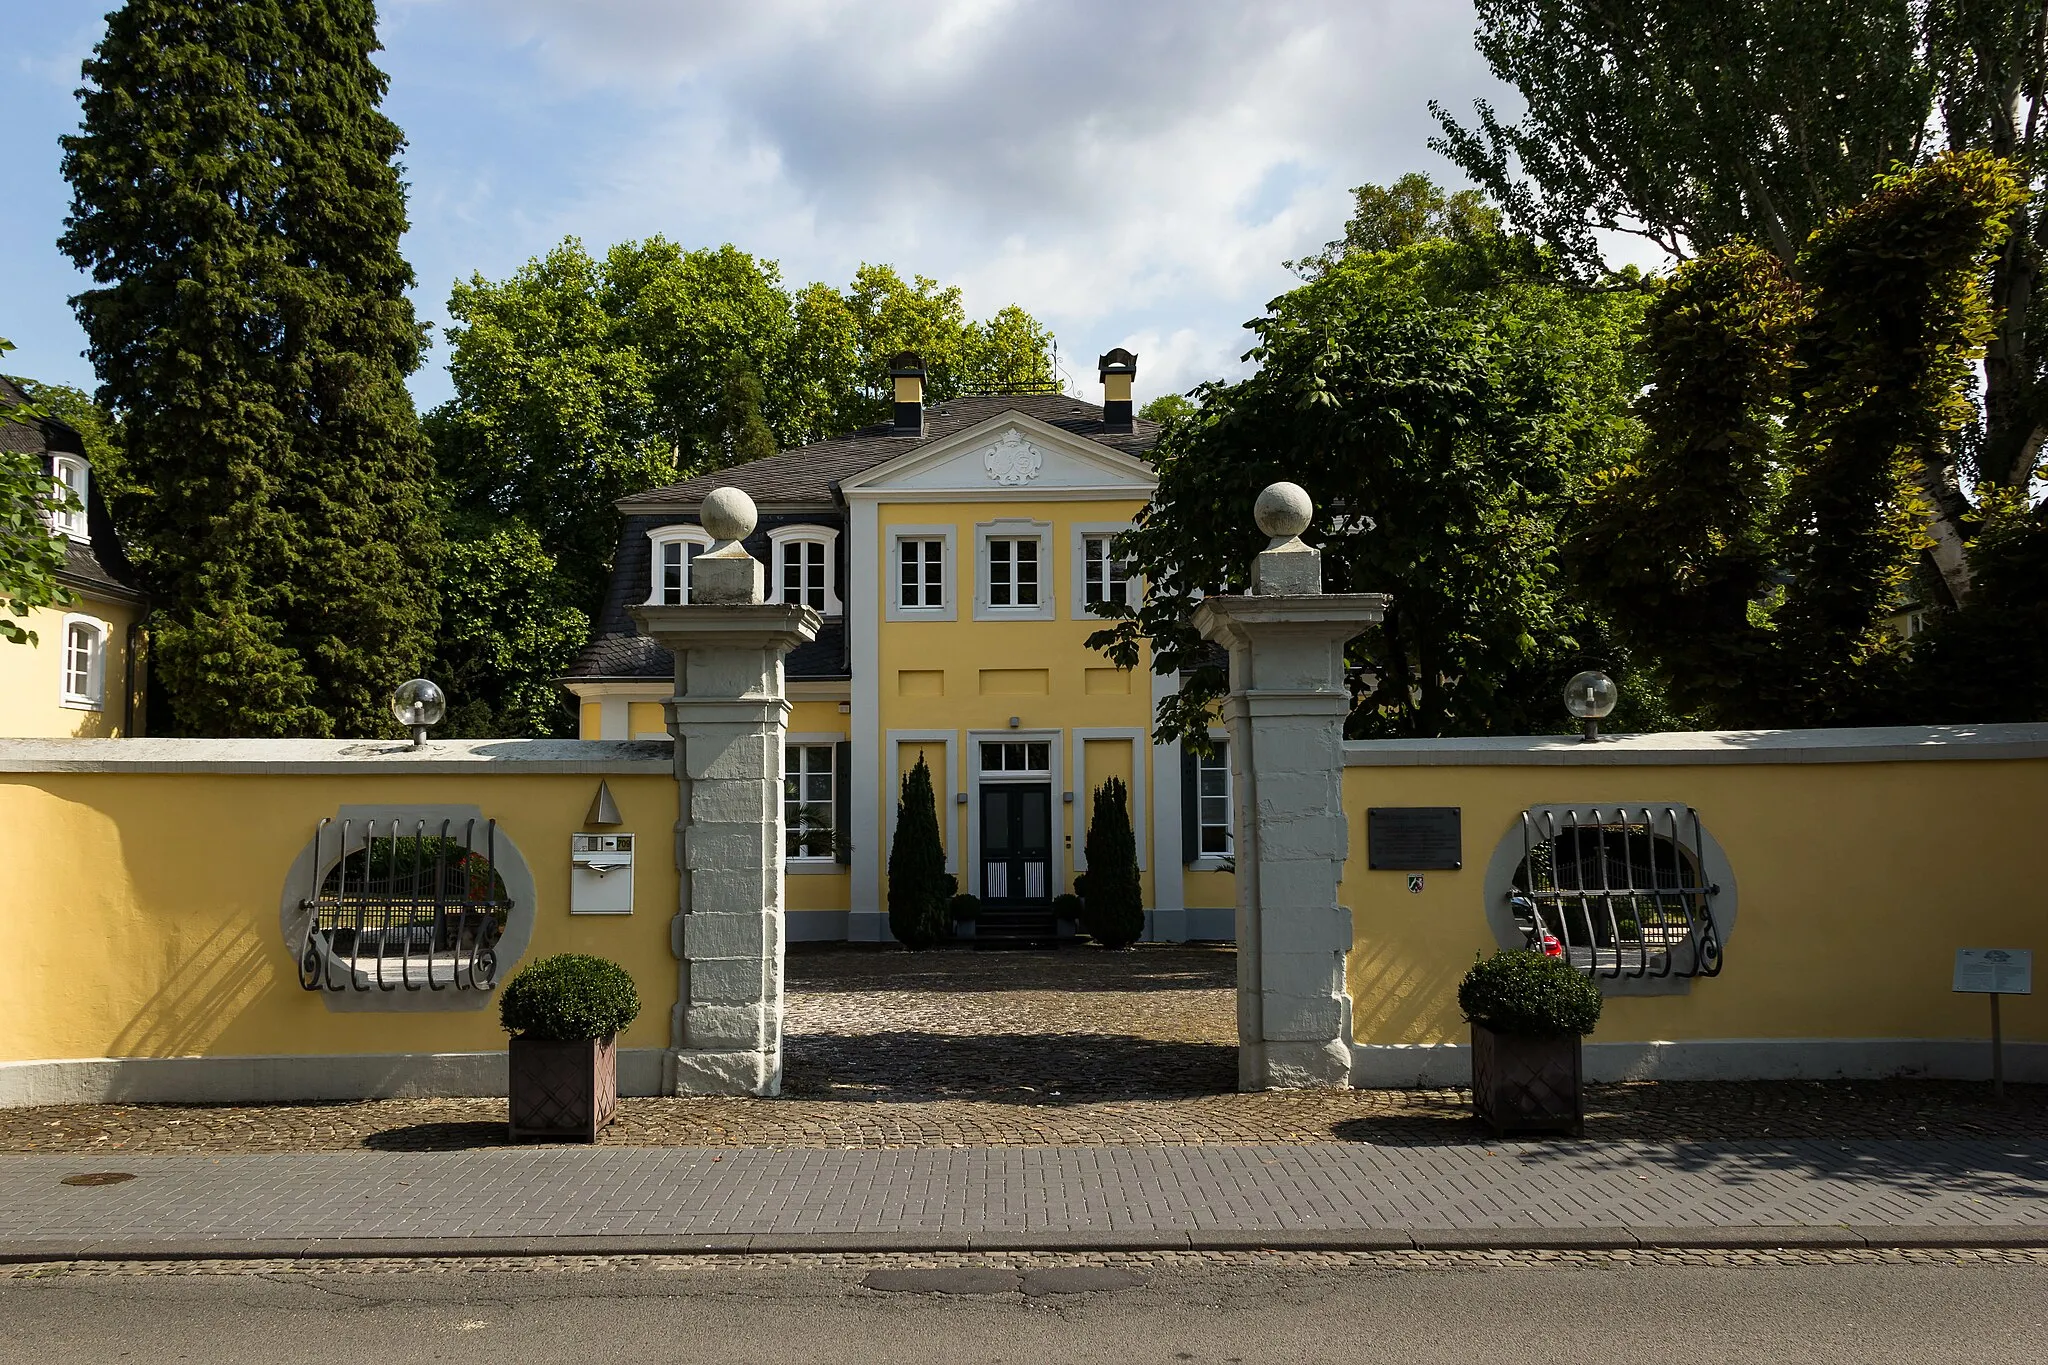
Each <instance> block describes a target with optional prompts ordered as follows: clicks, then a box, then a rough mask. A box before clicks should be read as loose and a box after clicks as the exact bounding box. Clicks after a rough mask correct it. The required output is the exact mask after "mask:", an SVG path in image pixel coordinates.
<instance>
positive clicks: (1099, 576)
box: [1068, 522, 1138, 621]
mask: <svg viewBox="0 0 2048 1365" xmlns="http://www.w3.org/2000/svg"><path fill="white" fill-rule="evenodd" d="M1130 529H1131V528H1130V526H1129V524H1128V523H1122V522H1119V523H1092V524H1088V525H1082V526H1076V527H1075V528H1074V546H1073V555H1072V563H1071V564H1070V565H1069V567H1068V573H1070V574H1071V575H1072V576H1073V583H1074V588H1073V593H1074V605H1073V611H1074V619H1075V620H1077V621H1086V620H1088V619H1090V618H1092V617H1093V616H1094V615H1095V613H1094V612H1092V611H1090V610H1089V608H1090V607H1091V606H1093V605H1094V604H1095V603H1097V602H1121V603H1123V604H1124V605H1126V606H1136V605H1137V602H1138V596H1137V588H1136V587H1135V586H1133V583H1132V575H1131V565H1130V563H1129V561H1127V560H1123V559H1119V558H1118V557H1117V556H1116V555H1115V554H1113V553H1112V552H1111V550H1110V546H1111V545H1112V544H1113V543H1114V542H1115V540H1116V537H1117V534H1118V533H1119V532H1121V531H1128V530H1130Z"/></svg>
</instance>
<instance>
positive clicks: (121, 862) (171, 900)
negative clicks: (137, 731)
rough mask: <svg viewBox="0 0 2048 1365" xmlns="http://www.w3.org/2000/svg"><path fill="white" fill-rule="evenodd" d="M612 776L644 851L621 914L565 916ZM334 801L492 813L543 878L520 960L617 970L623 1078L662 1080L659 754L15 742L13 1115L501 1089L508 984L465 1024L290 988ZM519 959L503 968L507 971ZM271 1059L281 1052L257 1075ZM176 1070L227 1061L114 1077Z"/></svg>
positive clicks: (4, 806) (8, 798) (447, 1015)
mask: <svg viewBox="0 0 2048 1365" xmlns="http://www.w3.org/2000/svg"><path fill="white" fill-rule="evenodd" d="M600 781H603V782H606V783H608V784H609V785H610V788H611V792H612V795H613V797H614V799H615V800H616V801H617V803H618V807H619V810H620V813H621V814H622V816H623V817H624V823H623V824H622V825H619V826H617V827H616V831H617V832H631V833H633V834H635V835H637V836H638V840H637V842H638V848H637V856H636V866H635V869H634V888H633V890H634V911H633V913H632V914H631V915H571V914H570V913H569V912H568V900H569V878H570V864H569V853H570V835H571V834H572V833H575V832H577V831H580V830H583V829H585V828H586V827H585V825H584V819H585V816H586V814H587V813H588V812H589V810H590V806H591V801H592V798H593V797H594V796H595V794H596V792H597V788H598V784H599V782H600ZM344 805H369V806H377V805H384V806H389V805H404V806H421V805H458V806H460V805H467V806H475V807H477V808H479V810H480V811H481V813H482V814H483V815H484V816H485V817H486V818H494V819H496V820H497V821H498V829H499V831H500V835H501V837H502V838H504V839H507V840H509V841H510V842H511V844H512V845H513V846H515V847H516V848H517V850H518V851H519V853H520V855H521V856H522V857H523V858H524V860H525V862H526V864H527V866H528V868H529V870H530V871H531V873H532V875H533V879H534V889H535V895H534V898H533V904H532V905H531V906H529V907H524V908H523V912H524V913H527V914H530V915H531V916H532V937H531V940H530V942H529V943H528V945H527V948H526V950H525V952H524V954H523V956H522V959H521V960H522V961H527V962H530V961H532V960H534V959H535V958H538V957H543V956H546V955H548V954H550V953H558V952H581V953H593V954H597V955H599V956H602V957H607V958H611V959H613V960H614V961H617V962H619V963H621V964H622V965H624V966H625V967H626V968H627V969H628V970H629V971H630V972H631V973H632V974H633V977H634V980H635V983H636V984H637V986H638V987H639V991H640V998H641V1006H642V1008H641V1013H640V1017H639V1019H638V1020H637V1021H636V1022H635V1023H634V1024H633V1026H632V1028H631V1029H630V1030H629V1031H628V1032H627V1033H626V1034H625V1036H624V1037H623V1038H622V1039H621V1045H622V1047H623V1048H625V1049H630V1050H632V1051H631V1052H629V1053H628V1054H627V1055H629V1056H631V1057H633V1058H634V1059H635V1064H634V1065H633V1066H632V1067H630V1068H629V1070H630V1071H631V1073H632V1079H631V1081H630V1084H631V1085H632V1086H633V1088H636V1089H642V1090H645V1089H650V1088H653V1087H654V1086H656V1085H658V1069H659V1062H658V1052H657V1051H655V1050H659V1049H663V1048H665V1047H666V1046H667V1044H668V1040H669V1014H670V1009H671V1007H672V1006H673V1005H674V1003H675V999H676V990H677V969H676V960H675V958H674V956H673V955H672V954H671V952H670V947H669V932H670V920H671V918H672V917H673V916H674V914H675V912H676V908H677V881H676V871H675V859H674V854H673V847H674V845H673V830H674V827H675V822H676V811H677V786H676V781H675V777H674V775H673V770H672V766H671V761H670V757H669V745H667V744H666V743H632V742H619V743H612V742H583V741H573V740H572V741H478V742H456V743H438V744H431V745H429V746H427V747H426V749H424V750H421V751H417V752H415V751H412V750H409V749H408V748H407V747H406V746H404V745H402V744H396V743H380V742H365V741H357V742H333V743H329V742H319V741H194V740H185V741H180V740H107V741H7V742H4V743H0V831H5V833H4V836H0V838H4V844H5V852H4V856H0V867H4V869H5V892H4V897H0V900H4V909H0V924H4V926H5V939H6V947H5V951H4V952H0V1103H8V1102H10V1100H11V1102H14V1103H23V1102H34V1101H35V1100H37V1099H39V1098H40V1099H48V1098H111V1097H129V1098H149V1097H151V1096H152V1095H153V1094H155V1093H157V1092H159V1091H161V1092H164V1093H166V1094H186V1093H192V1092H193V1091H194V1090H195V1089H196V1091H197V1092H198V1093H203V1094H212V1095H219V1096H222V1097H227V1096H233V1097H236V1098H295V1097H297V1098H313V1097H317V1096H321V1095H335V1096H342V1095H348V1094H355V1093H407V1092H410V1091H424V1092H434V1091H439V1092H442V1093H449V1092H453V1093H502V1081H501V1080H498V1079H497V1078H498V1077H499V1076H500V1075H501V1074H502V1059H503V1051H504V1041H505V1039H504V1034H503V1033H502V1032H501V1031H500V1029H499V1026H498V1018H497V1008H496V1005H497V996H496V992H490V993H488V994H485V995H484V996H483V998H482V999H480V1000H478V1001H477V1007H474V1008H453V1009H450V1008H445V1007H444V1008H439V1009H434V1010H430V1011H424V1012H421V1011H416V1010H404V1009H398V1010H391V1011H388V1012H387V1011H383V1010H379V1009H374V1008H373V1009H367V1010H355V1011H343V1010H338V1009H334V1008H330V1004H329V1001H328V1000H327V999H325V998H323V995H322V994H321V993H318V992H308V991H306V990H304V989H303V988H302V987H301V986H300V984H299V980H298V975H297V967H296V964H295V962H294V959H293V956H292V953H291V951H290V950H289V949H288V948H287V946H286V944H285V941H284V934H283V929H282V925H281V920H280V900H281V898H282V896H283V894H284V887H285V882H286V877H287V873H288V871H289V870H290V868H291V866H292V863H293V861H294V860H295V859H296V858H297V857H298V856H299V854H300V851H301V850H302V849H303V848H304V847H305V846H306V845H307V843H308V842H309V841H310V840H311V839H312V838H313V833H314V829H315V827H316V826H317V825H318V823H319V821H320V820H321V818H322V817H324V816H334V815H336V814H338V812H339V811H340V808H341V807H342V806H344ZM605 832H613V831H611V830H607V831H605ZM330 837H332V836H331V835H330ZM514 913H515V914H517V913H521V910H520V909H515V912H514ZM519 965H520V963H519V962H511V961H506V962H501V963H500V966H499V973H498V979H499V980H500V981H501V982H502V981H504V980H506V979H509V977H510V976H511V974H512V973H513V972H514V971H516V970H517V969H518V966H519ZM397 994H401V995H402V994H403V992H399V993H397ZM422 994H424V992H422ZM444 994H447V995H452V994H453V992H447V993H444ZM469 994H470V993H468V992H465V993H464V995H466V996H467V995H469ZM399 1003H400V1004H403V1003H404V1002H402V1001H401V1002H399ZM437 1003H442V1002H437ZM266 1058H275V1059H280V1060H279V1061H278V1062H261V1063H259V1061H257V1060H252V1059H266ZM169 1059H203V1060H206V1061H209V1062H212V1063H215V1065H211V1066H204V1067H197V1068H195V1067H191V1066H182V1067H180V1066H154V1067H152V1066H138V1065H123V1064H122V1063H127V1062H130V1061H135V1062H142V1061H168V1060H169ZM312 1059H319V1060H318V1061H317V1062H316V1061H313V1060H312ZM349 1059H353V1060H349ZM24 1063H31V1064H35V1065H30V1066H24V1065H22V1064H24ZM285 1063H290V1064H289V1065H287V1064H285ZM51 1064H57V1065H54V1066H53V1065H51ZM322 1073H324V1074H322Z"/></svg>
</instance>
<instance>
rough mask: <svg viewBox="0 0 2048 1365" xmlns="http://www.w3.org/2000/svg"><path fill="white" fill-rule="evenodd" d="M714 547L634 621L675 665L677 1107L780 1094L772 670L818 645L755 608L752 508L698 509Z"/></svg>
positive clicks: (806, 622) (778, 834)
mask: <svg viewBox="0 0 2048 1365" xmlns="http://www.w3.org/2000/svg"><path fill="white" fill-rule="evenodd" d="M700 519H701V520H702V522H703V524H704V529H705V530H706V531H708V532H710V533H711V535H712V537H713V538H714V541H715V543H714V544H713V545H712V547H711V548H710V549H709V550H706V551H704V552H703V553H702V554H699V555H698V556H697V557H696V558H695V559H694V560H693V561H692V562H691V564H690V570H689V573H690V590H689V595H690V601H689V605H687V606H677V607H664V606H645V607H635V608H634V609H633V619H634V620H635V621H637V622H638V623H639V625H640V629H641V631H642V632H644V633H645V634H647V635H648V636H651V637H652V638H653V639H654V640H655V641H656V642H657V643H659V644H660V645H661V647H662V648H664V649H666V650H668V651H669V653H671V654H673V655H674V656H675V660H676V694H675V696H674V697H672V698H670V699H669V703H668V718H669V720H668V729H669V733H670V734H671V735H674V736H675V742H676V756H675V761H676V781H677V783H678V785H679V786H680V787H681V805H680V811H681V814H680V816H679V817H678V819H677V821H676V866H677V868H678V870H679V872H680V873H681V877H680V880H681V885H682V895H681V902H682V903H681V905H680V906H679V907H678V913H677V914H676V917H675V920H674V922H673V926H672V928H671V930H670V940H669V941H670V946H671V947H672V948H673V950H674V952H675V954H676V956H677V957H678V958H680V959H681V960H682V967H681V972H680V980H679V981H678V984H677V990H676V1007H675V1012H674V1015H673V1016H672V1018H671V1019H670V1025H669V1029H670V1046H671V1048H672V1051H671V1054H670V1055H671V1057H672V1058H673V1066H674V1077H675V1082H674V1084H675V1093H677V1094H684V1095H773V1094H776V1093H778V1092H780V1090H781V1089H782V971H783V919H782V854H783V828H782V752H783V749H782V746H783V737H784V735H785V734H787V733H788V730H789V700H788V698H787V697H786V696H785V695H784V689H783V678H782V660H783V656H784V655H786V654H788V653H789V651H790V650H792V649H794V648H795V647H796V646H797V645H799V644H802V643H804V642H805V641H807V640H810V639H812V638H813V637H815V636H816V635H817V633H818V622H819V617H818V613H816V612H815V611H812V610H811V609H810V608H809V607H801V606H783V605H780V604H776V603H765V602H763V601H762V600H761V564H760V562H759V561H758V560H756V559H755V558H754V557H753V556H752V555H749V554H748V553H747V552H746V550H745V549H744V548H743V547H742V546H741V545H740V541H741V539H742V538H743V537H745V536H746V535H747V534H748V533H749V532H751V531H752V530H753V529H754V524H755V520H756V516H755V510H754V503H753V500H752V499H751V498H749V497H748V496H747V495H746V494H745V493H742V492H741V491H740V490H738V489H736V488H720V489H717V490H715V491H714V492H712V493H711V495H710V496H708V497H706V498H705V499H704V506H703V508H702V511H701V513H700Z"/></svg>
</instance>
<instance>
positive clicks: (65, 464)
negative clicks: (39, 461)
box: [50, 455, 92, 540]
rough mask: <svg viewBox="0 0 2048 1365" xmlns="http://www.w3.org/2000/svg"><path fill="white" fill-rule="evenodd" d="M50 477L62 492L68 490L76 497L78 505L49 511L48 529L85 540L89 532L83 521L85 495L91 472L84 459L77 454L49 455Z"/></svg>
mask: <svg viewBox="0 0 2048 1365" xmlns="http://www.w3.org/2000/svg"><path fill="white" fill-rule="evenodd" d="M50 478H51V479H52V480H53V481H54V482H55V483H56V485H57V487H58V489H59V490H60V491H62V492H68V493H70V494H71V495H72V497H74V498H75V499H77V502H78V505H77V506H76V507H74V508H71V509H70V510H68V511H53V512H51V513H50V529H51V530H53V531H55V532H57V533H58V534H59V535H66V536H69V537H71V538H72V539H73V540H87V539H89V538H90V536H91V532H90V531H88V530H87V529H86V523H85V495H86V492H87V491H88V489H89V488H90V487H91V481H92V474H91V472H90V471H89V470H88V469H87V468H86V464H85V461H84V460H83V459H82V458H80V457H79V456H77V455H53V456H51V457H50Z"/></svg>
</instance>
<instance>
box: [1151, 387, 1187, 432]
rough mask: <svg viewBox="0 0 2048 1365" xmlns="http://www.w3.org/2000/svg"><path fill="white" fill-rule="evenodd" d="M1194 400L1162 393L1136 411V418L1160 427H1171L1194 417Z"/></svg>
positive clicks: (1184, 396) (1179, 395) (1178, 394)
mask: <svg viewBox="0 0 2048 1365" xmlns="http://www.w3.org/2000/svg"><path fill="white" fill-rule="evenodd" d="M1196 411H1197V409H1196V407H1195V400H1194V399H1192V398H1189V397H1188V396H1187V395H1186V394H1182V393H1162V394H1160V395H1159V396H1158V397H1157V398H1154V399H1153V400H1152V401H1151V402H1149V403H1147V404H1145V406H1144V407H1142V408H1139V409H1138V416H1140V417H1142V418H1144V419H1145V420H1146V421H1148V422H1157V423H1159V425H1161V426H1163V427H1164V426H1171V425H1173V424H1174V423H1175V422H1183V421H1186V420H1187V419H1188V418H1190V417H1192V416H1194V415H1195V413H1196Z"/></svg>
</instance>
